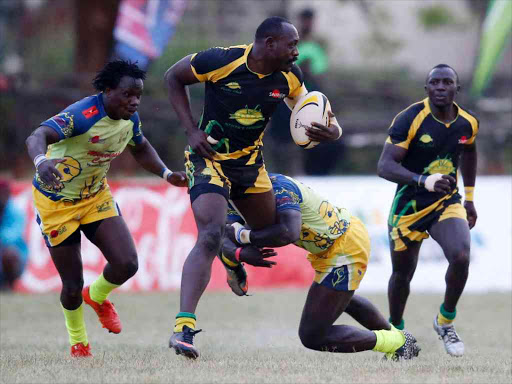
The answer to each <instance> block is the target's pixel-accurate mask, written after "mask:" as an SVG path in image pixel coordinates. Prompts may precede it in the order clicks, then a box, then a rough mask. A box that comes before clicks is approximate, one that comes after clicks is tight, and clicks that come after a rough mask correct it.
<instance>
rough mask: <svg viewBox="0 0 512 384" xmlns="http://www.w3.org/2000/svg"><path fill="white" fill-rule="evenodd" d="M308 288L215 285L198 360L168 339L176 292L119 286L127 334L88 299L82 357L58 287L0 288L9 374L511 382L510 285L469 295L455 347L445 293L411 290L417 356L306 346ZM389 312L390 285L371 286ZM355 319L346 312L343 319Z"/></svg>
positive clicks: (203, 307)
mask: <svg viewBox="0 0 512 384" xmlns="http://www.w3.org/2000/svg"><path fill="white" fill-rule="evenodd" d="M305 296H306V291H303V290H272V291H258V292H255V293H254V296H252V297H242V298H239V297H236V296H234V295H233V294H231V293H230V292H229V293H227V292H222V293H217V292H215V293H213V292H208V293H207V294H205V296H204V297H203V300H202V301H201V303H200V307H199V310H198V313H197V315H198V326H199V327H200V328H203V330H204V331H203V332H202V333H200V334H199V335H197V336H196V345H197V346H198V347H199V348H200V351H201V353H202V355H201V357H200V359H199V360H197V361H189V360H186V359H185V358H183V357H181V356H176V355H175V354H174V352H173V351H172V350H170V349H169V348H168V347H167V342H168V338H169V336H170V332H171V329H172V325H173V317H174V315H175V313H176V311H177V309H178V298H179V296H178V293H177V292H171V293H151V294H123V293H120V294H113V295H112V301H114V302H115V304H116V307H117V309H118V312H119V313H120V316H121V319H122V321H123V332H122V333H121V334H120V335H113V334H109V333H107V331H106V330H104V329H102V328H101V326H100V325H99V322H98V320H97V318H96V315H95V314H94V312H93V311H92V309H90V308H88V307H87V308H86V311H85V313H86V323H87V328H88V334H89V341H90V342H91V346H92V350H93V353H94V358H93V359H85V360H78V361H77V360H74V359H71V358H70V357H69V345H68V341H67V333H66V329H65V325H64V318H63V315H62V313H61V310H60V306H59V301H58V294H57V293H53V294H45V295H20V294H13V295H11V294H2V295H0V353H1V358H0V373H1V376H0V382H1V383H280V384H284V383H493V384H497V383H510V382H511V380H512V371H511V369H512V339H511V325H512V314H511V310H512V305H511V295H510V293H499V294H494V293H489V294H485V295H465V296H463V298H462V300H461V302H460V303H459V306H458V313H459V316H458V318H457V330H458V332H459V334H460V335H461V337H462V338H463V340H464V341H465V345H466V354H465V356H464V357H462V358H451V357H449V356H448V355H447V354H446V353H445V351H444V348H443V346H442V344H441V341H439V340H438V339H437V335H436V334H435V333H434V331H433V329H432V320H433V317H434V314H435V313H436V311H437V309H438V307H439V304H440V300H441V295H420V294H414V293H413V294H412V295H411V298H410V301H409V304H408V308H407V312H406V325H407V328H408V330H409V331H411V332H412V333H413V334H414V335H415V336H416V338H417V339H418V343H419V345H420V346H421V347H422V351H421V353H420V356H419V358H418V359H415V360H414V361H410V362H403V363H393V362H386V361H382V360H381V358H382V355H381V354H379V353H375V352H363V353H357V354H332V353H321V352H314V351H310V350H307V349H305V348H304V347H302V345H301V343H300V340H299V338H298V336H297V326H298V323H299V319H300V314H301V311H302V305H303V302H304V299H305ZM368 297H369V298H370V299H371V300H372V301H373V302H374V303H375V304H376V305H377V306H378V307H379V308H380V309H381V310H382V311H383V312H384V313H385V314H386V316H387V301H386V297H385V295H370V296H368ZM342 322H343V323H350V324H353V322H352V320H351V319H350V318H349V317H348V316H347V315H343V316H342V317H341V318H340V319H339V320H338V323H342Z"/></svg>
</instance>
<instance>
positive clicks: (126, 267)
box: [123, 255, 139, 279]
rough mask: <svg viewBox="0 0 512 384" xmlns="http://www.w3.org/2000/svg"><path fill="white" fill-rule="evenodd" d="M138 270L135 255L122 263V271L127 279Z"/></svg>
mask: <svg viewBox="0 0 512 384" xmlns="http://www.w3.org/2000/svg"><path fill="white" fill-rule="evenodd" d="M138 270H139V261H138V260H137V255H135V256H134V257H131V258H130V259H129V260H127V261H126V262H125V263H123V271H124V273H125V276H126V277H127V278H128V279H129V278H130V277H132V276H134V275H135V274H136V273H137V271H138Z"/></svg>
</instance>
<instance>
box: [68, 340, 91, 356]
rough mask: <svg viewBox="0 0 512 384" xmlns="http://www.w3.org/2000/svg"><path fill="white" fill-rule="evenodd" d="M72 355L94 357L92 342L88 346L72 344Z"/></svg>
mask: <svg viewBox="0 0 512 384" xmlns="http://www.w3.org/2000/svg"><path fill="white" fill-rule="evenodd" d="M71 357H92V353H91V343H89V344H87V346H85V345H83V344H82V343H78V344H75V345H72V346H71Z"/></svg>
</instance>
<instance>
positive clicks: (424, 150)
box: [386, 98, 479, 216]
mask: <svg viewBox="0 0 512 384" xmlns="http://www.w3.org/2000/svg"><path fill="white" fill-rule="evenodd" d="M455 105H456V107H457V109H458V113H457V117H456V118H455V120H454V121H452V122H450V123H443V122H441V121H439V120H437V119H436V118H435V117H434V115H433V114H432V111H431V110H430V104H429V100H428V98H426V99H424V100H422V101H420V102H418V103H415V104H412V105H411V106H409V107H408V108H407V109H405V110H403V111H402V112H400V113H399V114H398V115H397V116H396V117H395V118H394V119H393V122H392V123H391V127H390V128H389V137H388V138H387V140H386V143H391V144H394V145H397V146H399V147H402V148H405V149H407V154H406V155H405V157H404V159H403V160H402V165H403V166H404V167H405V168H407V169H408V170H410V171H411V172H415V173H418V174H420V175H427V176H428V175H432V174H434V173H442V174H443V175H451V176H453V177H455V178H457V168H458V165H459V159H460V156H461V154H462V151H463V146H464V145H470V144H473V143H474V141H475V137H476V135H477V133H478V126H479V121H478V119H477V118H476V117H475V116H474V114H473V113H472V112H470V111H467V110H465V109H463V108H462V107H461V106H459V105H457V104H455ZM457 193H458V190H456V191H454V194H457ZM443 197H446V198H447V197H448V196H445V195H443V194H441V193H435V192H429V191H427V190H426V189H425V188H423V187H417V186H413V185H407V184H398V186H397V190H396V195H395V200H394V202H393V206H392V209H391V215H400V216H403V215H410V214H413V213H416V212H418V211H421V210H422V209H423V208H426V207H428V206H429V205H431V204H433V203H435V202H436V201H438V200H440V199H442V198H443Z"/></svg>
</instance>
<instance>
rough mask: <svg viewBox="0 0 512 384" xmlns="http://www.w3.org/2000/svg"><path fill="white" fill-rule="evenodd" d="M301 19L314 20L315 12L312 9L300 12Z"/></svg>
mask: <svg viewBox="0 0 512 384" xmlns="http://www.w3.org/2000/svg"><path fill="white" fill-rule="evenodd" d="M299 17H303V18H305V19H312V18H313V17H315V11H314V10H313V9H311V8H304V9H303V10H302V11H300V12H299Z"/></svg>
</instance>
